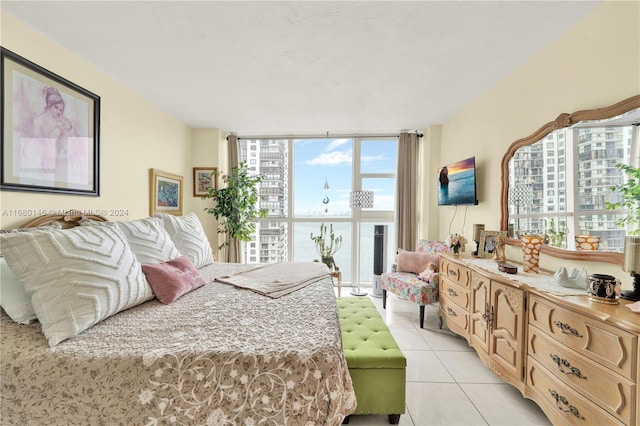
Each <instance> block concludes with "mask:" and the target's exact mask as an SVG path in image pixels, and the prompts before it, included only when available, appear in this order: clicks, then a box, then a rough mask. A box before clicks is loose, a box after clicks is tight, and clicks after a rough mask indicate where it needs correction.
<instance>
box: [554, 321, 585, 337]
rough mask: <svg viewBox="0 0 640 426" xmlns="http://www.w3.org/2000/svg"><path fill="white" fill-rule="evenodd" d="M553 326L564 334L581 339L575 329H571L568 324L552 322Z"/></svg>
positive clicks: (580, 335)
mask: <svg viewBox="0 0 640 426" xmlns="http://www.w3.org/2000/svg"><path fill="white" fill-rule="evenodd" d="M553 324H555V326H556V327H558V328H559V329H560V331H562V333H564V334H571V335H572V336H576V337H582V334H580V333H578V330H576V329H575V328H571V326H570V325H569V324H566V323H564V322H560V321H554V322H553Z"/></svg>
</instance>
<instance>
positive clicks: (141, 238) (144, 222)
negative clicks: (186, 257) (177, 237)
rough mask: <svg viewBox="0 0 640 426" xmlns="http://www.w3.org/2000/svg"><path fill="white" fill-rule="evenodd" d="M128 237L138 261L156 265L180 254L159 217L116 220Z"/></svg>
mask: <svg viewBox="0 0 640 426" xmlns="http://www.w3.org/2000/svg"><path fill="white" fill-rule="evenodd" d="M115 224H116V225H117V226H118V228H119V229H120V230H121V231H122V233H123V234H124V236H125V237H126V238H127V241H128V242H129V245H130V246H131V251H132V252H133V254H135V255H136V258H137V259H138V262H140V263H141V264H144V265H150V264H152V265H155V264H158V263H162V262H166V261H168V260H172V259H175V258H176V257H178V256H180V252H179V251H178V249H177V248H176V245H175V244H174V242H173V240H171V237H170V236H169V233H168V232H167V230H166V229H165V227H164V225H163V224H162V219H160V218H159V217H148V218H146V219H138V220H132V221H129V222H115Z"/></svg>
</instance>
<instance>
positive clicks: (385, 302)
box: [382, 289, 387, 309]
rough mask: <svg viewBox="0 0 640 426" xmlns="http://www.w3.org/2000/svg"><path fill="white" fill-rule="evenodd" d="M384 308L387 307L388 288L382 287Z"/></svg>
mask: <svg viewBox="0 0 640 426" xmlns="http://www.w3.org/2000/svg"><path fill="white" fill-rule="evenodd" d="M382 309H387V290H385V289H382Z"/></svg>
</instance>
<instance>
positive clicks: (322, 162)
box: [306, 150, 351, 166]
mask: <svg viewBox="0 0 640 426" xmlns="http://www.w3.org/2000/svg"><path fill="white" fill-rule="evenodd" d="M306 164H308V165H312V166H335V165H338V164H351V151H350V150H349V151H333V152H323V153H322V154H320V155H318V156H317V157H315V158H313V159H311V160H309V161H307V162H306Z"/></svg>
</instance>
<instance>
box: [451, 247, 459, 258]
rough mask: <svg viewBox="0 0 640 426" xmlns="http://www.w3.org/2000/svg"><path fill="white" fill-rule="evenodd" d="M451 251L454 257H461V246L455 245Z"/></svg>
mask: <svg viewBox="0 0 640 426" xmlns="http://www.w3.org/2000/svg"><path fill="white" fill-rule="evenodd" d="M451 251H453V255H454V256H460V246H459V245H455V246H453V247H451Z"/></svg>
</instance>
